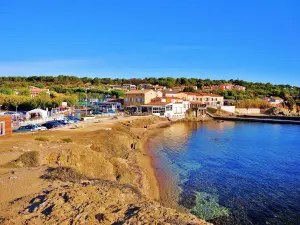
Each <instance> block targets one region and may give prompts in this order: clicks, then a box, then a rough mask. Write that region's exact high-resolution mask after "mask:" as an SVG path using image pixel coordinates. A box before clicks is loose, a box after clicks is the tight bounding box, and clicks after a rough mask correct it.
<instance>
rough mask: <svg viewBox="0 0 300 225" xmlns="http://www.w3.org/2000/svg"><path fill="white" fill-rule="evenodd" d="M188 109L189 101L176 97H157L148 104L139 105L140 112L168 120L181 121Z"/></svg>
mask: <svg viewBox="0 0 300 225" xmlns="http://www.w3.org/2000/svg"><path fill="white" fill-rule="evenodd" d="M189 108H190V103H189V101H186V100H183V99H180V98H176V97H157V98H155V99H152V101H151V102H150V103H148V104H145V105H141V106H140V111H141V112H142V113H149V114H152V115H155V116H160V117H167V118H170V119H182V118H184V117H185V113H186V111H187V110H188V109H189Z"/></svg>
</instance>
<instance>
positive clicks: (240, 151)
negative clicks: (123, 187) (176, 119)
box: [148, 122, 300, 224]
mask: <svg viewBox="0 0 300 225" xmlns="http://www.w3.org/2000/svg"><path fill="white" fill-rule="evenodd" d="M148 148H149V149H150V151H151V152H152V153H153V154H154V156H155V158H156V160H154V167H155V168H156V173H157V176H158V178H159V179H158V180H159V185H160V188H161V190H162V193H161V195H162V201H163V202H164V203H165V204H166V205H167V206H171V207H174V206H175V205H174V203H175V202H177V203H179V204H180V205H181V206H184V207H185V208H188V209H190V210H191V211H193V213H194V214H196V215H198V216H199V217H202V218H204V219H206V220H209V221H212V222H214V223H215V224H300V126H297V125H277V124H261V123H237V122H224V123H206V124H201V123H178V124H174V125H172V126H171V127H169V128H166V129H164V130H162V131H161V132H160V133H159V134H157V135H155V136H153V137H152V138H151V139H150V140H149V142H148Z"/></svg>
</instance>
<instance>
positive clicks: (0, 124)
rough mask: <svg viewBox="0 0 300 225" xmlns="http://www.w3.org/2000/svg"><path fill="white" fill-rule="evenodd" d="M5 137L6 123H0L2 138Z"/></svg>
mask: <svg viewBox="0 0 300 225" xmlns="http://www.w3.org/2000/svg"><path fill="white" fill-rule="evenodd" d="M3 135H5V122H0V136H3Z"/></svg>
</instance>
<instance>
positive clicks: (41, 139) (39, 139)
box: [35, 137, 49, 142]
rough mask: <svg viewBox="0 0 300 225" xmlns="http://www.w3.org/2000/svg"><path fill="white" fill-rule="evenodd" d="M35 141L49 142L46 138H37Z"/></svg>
mask: <svg viewBox="0 0 300 225" xmlns="http://www.w3.org/2000/svg"><path fill="white" fill-rule="evenodd" d="M35 140H36V141H45V142H46V141H49V139H48V138H46V137H37V138H36V139H35Z"/></svg>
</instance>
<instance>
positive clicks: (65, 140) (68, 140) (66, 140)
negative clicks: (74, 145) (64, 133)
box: [61, 138, 73, 143]
mask: <svg viewBox="0 0 300 225" xmlns="http://www.w3.org/2000/svg"><path fill="white" fill-rule="evenodd" d="M61 140H62V141H63V142H66V143H71V142H73V140H72V139H71V138H64V139H61Z"/></svg>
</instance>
